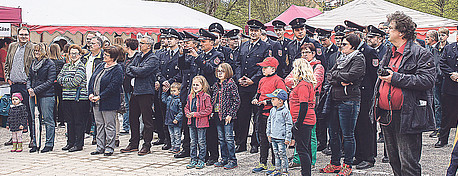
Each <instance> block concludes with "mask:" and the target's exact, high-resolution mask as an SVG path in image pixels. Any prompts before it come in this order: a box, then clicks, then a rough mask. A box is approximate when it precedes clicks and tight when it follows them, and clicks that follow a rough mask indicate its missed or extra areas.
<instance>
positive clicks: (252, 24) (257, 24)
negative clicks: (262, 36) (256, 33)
mask: <svg viewBox="0 0 458 176" xmlns="http://www.w3.org/2000/svg"><path fill="white" fill-rule="evenodd" d="M246 24H247V25H248V27H250V28H251V29H261V28H264V24H262V23H261V22H260V21H258V20H255V19H252V20H249V21H247V22H246Z"/></svg>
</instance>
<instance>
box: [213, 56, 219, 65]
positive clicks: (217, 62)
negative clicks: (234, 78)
mask: <svg viewBox="0 0 458 176" xmlns="http://www.w3.org/2000/svg"><path fill="white" fill-rule="evenodd" d="M220 62H221V60H219V58H218V57H216V58H215V60H213V63H215V64H216V65H218V64H219V63H220Z"/></svg>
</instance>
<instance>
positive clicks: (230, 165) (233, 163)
mask: <svg viewBox="0 0 458 176" xmlns="http://www.w3.org/2000/svg"><path fill="white" fill-rule="evenodd" d="M215 164H216V163H215ZM236 167H237V162H236V161H229V163H227V164H226V165H224V169H226V170H229V169H234V168H236Z"/></svg>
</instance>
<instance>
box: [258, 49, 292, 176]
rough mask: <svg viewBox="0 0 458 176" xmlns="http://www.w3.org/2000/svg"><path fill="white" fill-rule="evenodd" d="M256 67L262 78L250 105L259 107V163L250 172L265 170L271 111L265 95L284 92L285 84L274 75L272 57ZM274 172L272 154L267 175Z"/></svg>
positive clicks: (274, 65)
mask: <svg viewBox="0 0 458 176" xmlns="http://www.w3.org/2000/svg"><path fill="white" fill-rule="evenodd" d="M257 65H259V66H261V67H262V74H263V75H264V77H263V78H261V80H260V81H259V85H258V91H257V92H256V95H255V97H254V98H253V101H252V102H251V103H252V104H256V105H258V106H259V113H258V114H259V116H258V120H257V128H258V129H257V133H258V136H259V144H260V149H261V150H260V159H259V160H260V161H259V165H258V166H256V167H255V168H254V169H253V170H252V172H260V171H263V170H267V157H268V156H269V148H271V147H270V144H269V140H268V139H267V135H266V128H267V118H268V117H269V112H270V109H272V107H273V106H272V103H271V102H270V98H269V97H267V94H270V93H272V92H273V91H275V90H276V89H283V90H285V91H286V86H285V82H283V79H282V78H280V77H279V76H278V75H277V74H276V70H277V66H278V60H277V59H275V58H273V57H267V58H265V59H264V60H263V61H262V62H261V63H258V64H257ZM274 171H275V157H274V156H273V152H272V166H271V167H270V168H269V171H268V172H267V173H268V174H270V173H272V172H274Z"/></svg>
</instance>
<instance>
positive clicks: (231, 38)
mask: <svg viewBox="0 0 458 176" xmlns="http://www.w3.org/2000/svg"><path fill="white" fill-rule="evenodd" d="M239 33H240V30H238V29H232V30H230V31H229V32H227V33H226V34H224V35H225V37H226V38H227V39H228V46H229V48H230V49H231V53H229V58H226V61H225V62H226V63H228V64H229V65H231V67H232V69H233V71H234V70H235V68H236V65H235V64H236V59H237V57H235V56H236V55H238V53H239V51H240V49H239V48H240V47H239V46H240V37H239Z"/></svg>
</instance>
